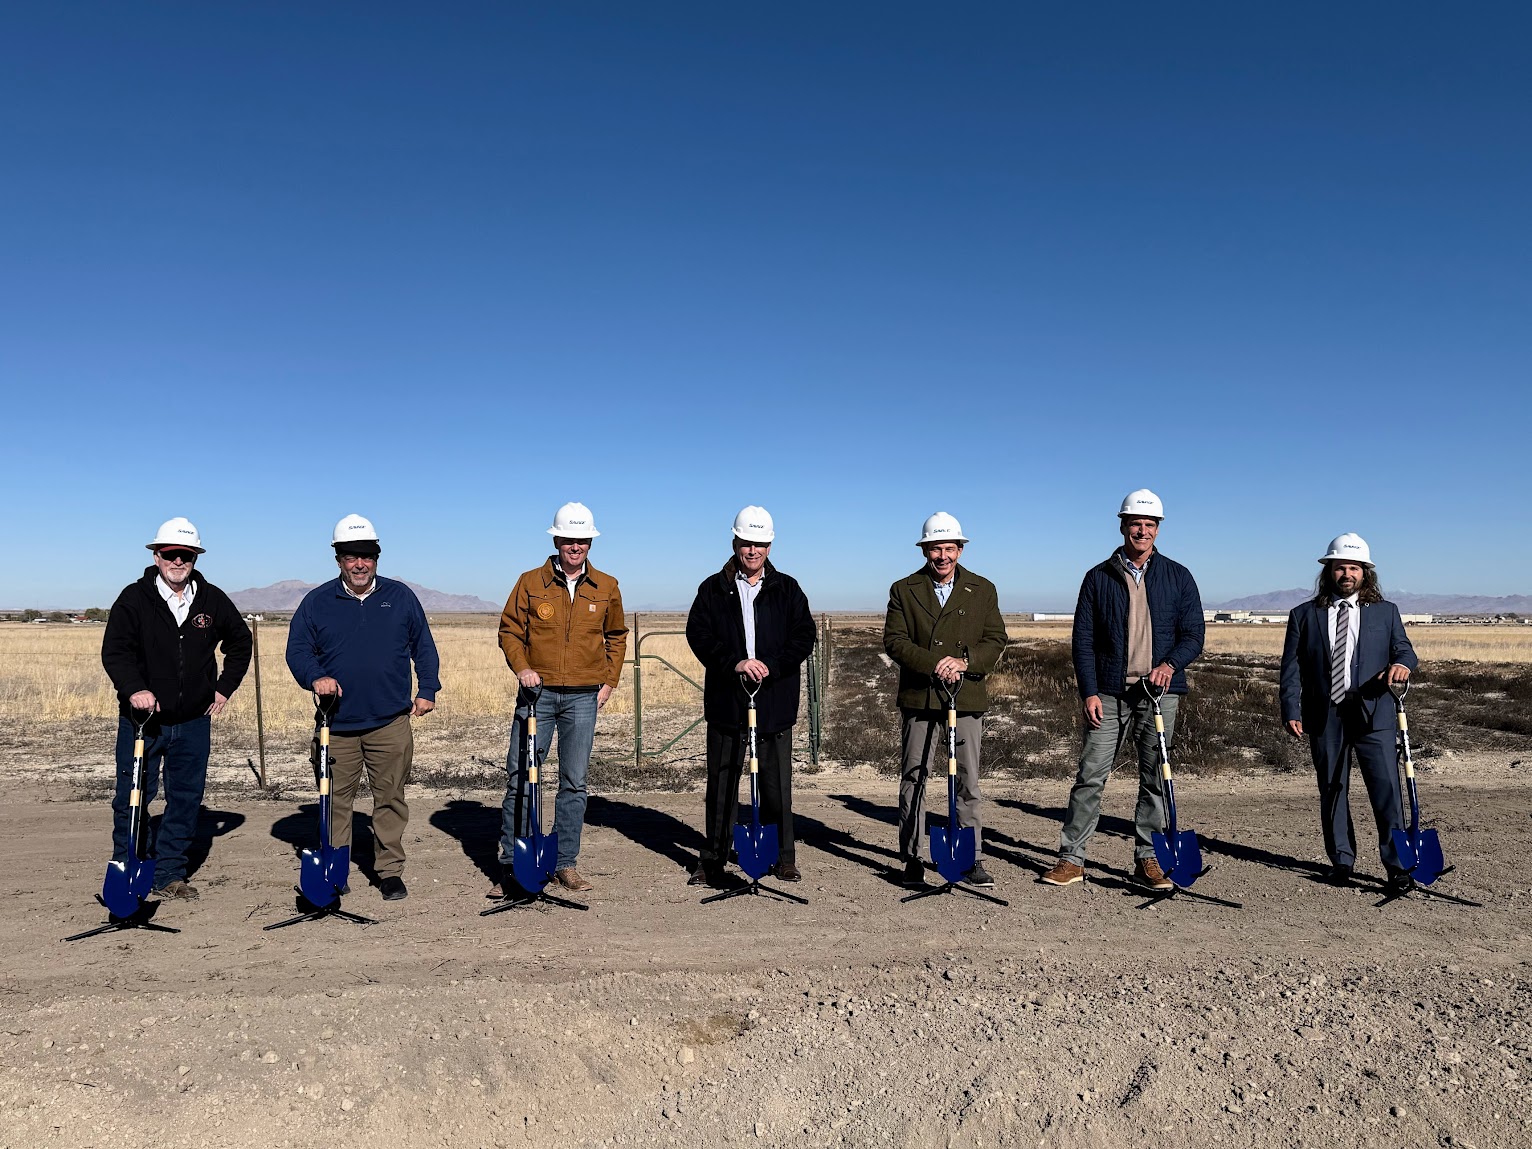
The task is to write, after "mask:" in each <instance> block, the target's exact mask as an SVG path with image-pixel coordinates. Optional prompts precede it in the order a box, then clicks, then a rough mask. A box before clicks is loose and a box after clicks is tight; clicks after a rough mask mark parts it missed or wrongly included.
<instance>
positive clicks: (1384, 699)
mask: <svg viewBox="0 0 1532 1149" xmlns="http://www.w3.org/2000/svg"><path fill="white" fill-rule="evenodd" d="M1360 609H1361V612H1362V614H1361V619H1360V625H1359V626H1358V628H1357V643H1356V650H1355V651H1353V652H1352V655H1351V692H1350V693H1349V694H1348V695H1347V696H1346V698H1347V701H1348V702H1351V701H1353V700H1355V701H1357V702H1359V703H1360V706H1361V713H1362V716H1363V718H1364V719H1365V720H1366V721H1367V723H1368V726H1367V729H1369V730H1385V729H1388V728H1389V727H1391V726H1393V725H1394V722H1395V715H1396V713H1397V704H1396V703H1395V702H1394V697H1393V695H1391V694H1390V693H1389V692H1388V684H1387V683H1386V682H1383V681H1380V680H1379V678H1378V675H1379V674H1381V673H1382V672H1383V671H1385V670H1387V669H1388V668H1389V666H1390V665H1391V664H1392V663H1395V662H1397V663H1399V664H1400V665H1401V666H1407V667H1409V669H1410V670H1411V671H1412V672H1413V671H1414V670H1415V668H1416V667H1417V666H1419V665H1420V662H1419V660H1418V659H1417V658H1416V657H1415V648H1414V647H1413V646H1411V645H1410V640H1409V637H1408V636H1407V635H1406V634H1405V633H1404V622H1403V620H1402V619H1400V617H1399V608H1398V607H1397V606H1395V605H1394V604H1393V603H1391V602H1376V603H1372V604H1371V605H1367V604H1364V605H1362V607H1361V608H1360ZM1329 631H1330V620H1329V611H1328V610H1327V609H1326V608H1323V607H1320V606H1318V605H1316V604H1315V603H1314V602H1313V600H1312V599H1311V600H1310V601H1308V602H1306V603H1303V604H1302V605H1301V606H1296V607H1294V608H1293V610H1292V612H1291V613H1290V614H1288V616H1287V641H1286V642H1285V643H1284V644H1283V647H1282V721H1283V722H1291V721H1293V720H1294V719H1299V720H1301V721H1302V722H1303V731H1304V733H1305V734H1318V733H1319V732H1320V731H1321V730H1323V729H1324V727H1325V723H1326V722H1327V721H1328V720H1329V716H1330V634H1329Z"/></svg>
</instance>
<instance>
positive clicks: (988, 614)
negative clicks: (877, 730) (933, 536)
mask: <svg viewBox="0 0 1532 1149" xmlns="http://www.w3.org/2000/svg"><path fill="white" fill-rule="evenodd" d="M1005 643H1006V633H1005V620H1004V619H1003V618H1001V617H1000V598H999V596H998V595H997V594H996V592H995V584H994V583H992V582H990V581H989V580H988V579H986V578H980V577H979V576H978V575H976V574H974V573H973V572H972V571H969V570H967V569H965V568H964V567H963V566H962V564H959V565H958V568H957V570H956V571H955V572H954V573H953V576H952V594H951V595H949V596H948V598H947V605H946V606H945V607H943V606H942V605H941V603H940V602H938V601H937V598H936V588H935V587H934V586H932V584H931V576H930V575H929V574H927V573H926V568H925V567H921V568H920V569H919V570H918V571H916V572H915V573H914V574H912V575H910V576H909V577H908V578H902V579H900V580H899V581H898V582H896V583H895V584H894V585H893V586H891V587H890V588H889V590H888V614H887V616H886V617H885V618H884V620H883V649H884V650H885V651H887V652H888V656H889V658H891V659H893V660H894V662H896V663H897V664H898V665H899V706H900V707H901V708H902V709H904V710H945V709H947V699H946V696H945V695H943V694H941V693H940V692H939V691H937V689H936V686H935V680H934V679H933V678H932V677H931V676H932V675H933V674H935V673H936V664H937V663H938V662H940V661H941V660H942V659H943V658H946V657H948V656H949V655H950V656H952V657H953V658H962V657H963V656H964V655H965V654H966V655H967V657H968V673H967V674H965V675H964V676H963V681H962V685H960V686H959V687H958V697H957V708H958V709H959V710H961V711H964V712H965V713H982V712H983V711H985V710H988V709H989V692H988V691H987V690H986V689H985V688H984V677H985V675H987V674H989V673H990V671H992V670H994V669H995V666H996V664H997V663H999V661H1000V656H1001V655H1002V654H1004V653H1005Z"/></svg>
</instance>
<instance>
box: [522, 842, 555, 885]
mask: <svg viewBox="0 0 1532 1149" xmlns="http://www.w3.org/2000/svg"><path fill="white" fill-rule="evenodd" d="M549 842H552V843H553V853H552V858H553V861H557V859H558V835H557V834H550V835H548V837H546V838H541V839H537V838H517V839H516V840H515V841H514V842H513V843H511V872H512V873H513V874H515V875H516V884H517V885H519V886H520V887H521V888H522V889H523V890H525V891H526V892H527V893H529V894H539V893H542V889H543V887H544V886H546V885H547V884H548V879H549V878H550V877H552V876H553V864H552V862H550V861H549V856H548V851H547V845H548V843H549Z"/></svg>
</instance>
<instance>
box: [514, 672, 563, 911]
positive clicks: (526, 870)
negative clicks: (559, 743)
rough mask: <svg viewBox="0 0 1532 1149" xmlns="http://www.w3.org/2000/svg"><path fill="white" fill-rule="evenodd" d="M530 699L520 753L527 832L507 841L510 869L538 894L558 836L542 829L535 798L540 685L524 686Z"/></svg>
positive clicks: (549, 873) (553, 863)
mask: <svg viewBox="0 0 1532 1149" xmlns="http://www.w3.org/2000/svg"><path fill="white" fill-rule="evenodd" d="M528 694H530V695H531V701H530V703H529V704H528V706H527V721H526V739H525V741H524V744H523V746H522V751H521V757H522V761H523V763H524V767H523V768H524V769H525V770H526V773H527V783H526V785H527V820H528V823H529V825H528V833H527V836H526V837H525V838H517V839H516V840H515V842H513V843H512V845H511V872H512V873H514V874H515V875H516V881H517V883H518V884H519V885H520V886H521V888H522V889H523V890H525V891H526V892H527V893H528V894H534V895H535V894H540V893H542V890H543V887H544V886H546V885H547V884H548V882H549V879H551V878H552V877H553V871H554V870H555V869H557V868H558V860H559V836H558V832H557V831H554V832H553V833H551V834H544V833H543V819H542V803H541V801H540V800H539V798H540V794H541V790H542V787H540V786H539V785H538V784H537V700H538V698H540V697H541V696H542V688H541V687H533V688H530V689H529V690H528Z"/></svg>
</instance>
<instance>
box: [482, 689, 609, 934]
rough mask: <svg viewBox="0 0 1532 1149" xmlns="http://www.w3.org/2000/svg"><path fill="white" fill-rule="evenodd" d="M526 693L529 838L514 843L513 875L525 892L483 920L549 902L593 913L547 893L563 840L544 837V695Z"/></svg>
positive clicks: (524, 766)
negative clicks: (540, 714)
mask: <svg viewBox="0 0 1532 1149" xmlns="http://www.w3.org/2000/svg"><path fill="white" fill-rule="evenodd" d="M523 689H525V690H526V693H527V695H528V701H527V717H526V721H525V722H524V723H523V727H524V729H525V732H526V733H525V737H524V738H523V740H522V747H521V772H522V786H521V789H522V793H524V794H525V795H526V796H527V823H528V826H527V834H526V836H524V837H518V838H516V839H515V841H513V842H512V843H511V873H512V874H513V875H514V876H515V878H516V884H517V885H518V886H520V887H521V890H520V891H519V892H518V891H513V890H506V891H505V895H506V896H505V899H504V900H503V901H501V902H499V903H497V904H496V905H493V906H490V908H489V909H487V910H480V911H479V916H480V917H481V918H487V917H489V915H491V914H498V913H503V912H505V911H506V910H514V909H516V908H517V907H519V906H530V905H532V904H533V903H534V902H549V903H551V904H552V905H556V906H563V907H564V908H565V909H570V910H588V909H590V907H589V906H585V905H581V904H580V903H579V902H572V901H570V900H569V899H567V898H557V897H554V896H553V895H552V894H550V893H548V892H547V886H548V883H549V882H550V881H551V880H552V879H553V872H554V870H556V869H557V868H558V862H559V836H558V832H557V831H554V832H553V833H550V834H544V833H543V816H542V787H541V785H539V783H538V769H537V767H538V762H537V702H538V699H540V698H541V697H542V693H543V691H542V687H540V686H533V687H525V688H523Z"/></svg>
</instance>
